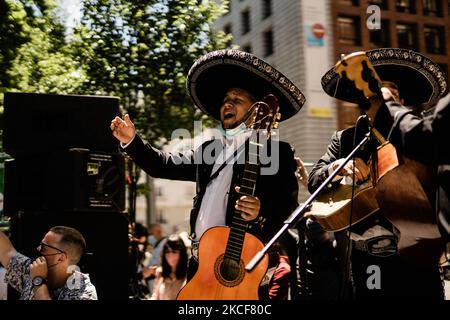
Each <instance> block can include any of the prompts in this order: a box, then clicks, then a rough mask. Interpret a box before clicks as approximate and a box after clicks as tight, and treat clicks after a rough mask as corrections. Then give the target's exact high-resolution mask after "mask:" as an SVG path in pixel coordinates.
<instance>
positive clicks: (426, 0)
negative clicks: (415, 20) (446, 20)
mask: <svg viewBox="0 0 450 320" xmlns="http://www.w3.org/2000/svg"><path fill="white" fill-rule="evenodd" d="M449 4H450V2H449ZM423 14H424V15H425V16H432V17H442V14H443V10H442V0H423Z"/></svg>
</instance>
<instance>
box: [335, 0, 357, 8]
mask: <svg viewBox="0 0 450 320" xmlns="http://www.w3.org/2000/svg"><path fill="white" fill-rule="evenodd" d="M338 5H341V6H351V7H357V6H359V0H338Z"/></svg>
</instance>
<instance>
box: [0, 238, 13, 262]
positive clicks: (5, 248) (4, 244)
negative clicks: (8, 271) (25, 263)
mask: <svg viewBox="0 0 450 320" xmlns="http://www.w3.org/2000/svg"><path fill="white" fill-rule="evenodd" d="M15 254H16V249H14V247H13V245H12V243H11V241H9V239H8V237H7V236H6V235H5V234H4V233H3V232H1V231H0V262H1V264H2V265H3V267H5V268H6V267H7V266H8V264H9V259H11V257H13V256H14V255H15Z"/></svg>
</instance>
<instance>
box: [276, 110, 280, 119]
mask: <svg viewBox="0 0 450 320" xmlns="http://www.w3.org/2000/svg"><path fill="white" fill-rule="evenodd" d="M275 118H276V119H277V120H280V119H281V113H279V112H277V115H276V117H275Z"/></svg>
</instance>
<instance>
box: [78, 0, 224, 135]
mask: <svg viewBox="0 0 450 320" xmlns="http://www.w3.org/2000/svg"><path fill="white" fill-rule="evenodd" d="M226 5H227V3H226V2H222V4H217V2H216V1H199V0H158V1H156V0H153V1H152V0H150V1H133V0H84V1H83V18H82V25H81V27H80V28H78V29H77V30H76V32H75V37H76V42H77V43H78V50H79V54H78V57H79V58H80V59H81V60H80V63H82V64H83V65H84V66H85V68H86V72H87V77H88V81H87V82H85V85H84V87H83V90H85V91H86V92H88V93H95V94H98V93H100V94H107V95H117V96H119V97H120V98H121V99H122V103H123V107H124V109H125V111H126V112H128V113H129V114H130V116H131V117H132V119H133V121H134V122H135V123H136V126H137V128H138V130H139V132H140V133H141V134H142V135H144V136H145V137H146V138H147V139H148V140H150V141H153V142H156V141H157V140H158V139H159V138H161V137H165V138H168V137H170V134H171V132H172V130H173V129H175V128H179V127H183V128H189V129H192V126H193V120H194V118H195V117H196V116H197V117H198V114H197V115H196V114H195V109H194V107H193V105H192V103H191V102H190V100H189V98H188V96H187V94H186V86H185V82H186V76H187V73H188V70H189V68H190V67H191V65H192V64H193V62H194V61H195V59H197V58H198V57H199V56H200V55H202V54H204V53H206V52H208V51H211V50H214V49H218V48H223V47H224V45H225V43H226V41H227V40H228V38H227V36H225V35H224V34H223V33H214V32H213V30H212V28H211V26H212V23H213V21H214V20H215V19H216V18H217V17H218V16H219V15H220V14H222V13H223V12H224V10H225V6H226Z"/></svg>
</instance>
